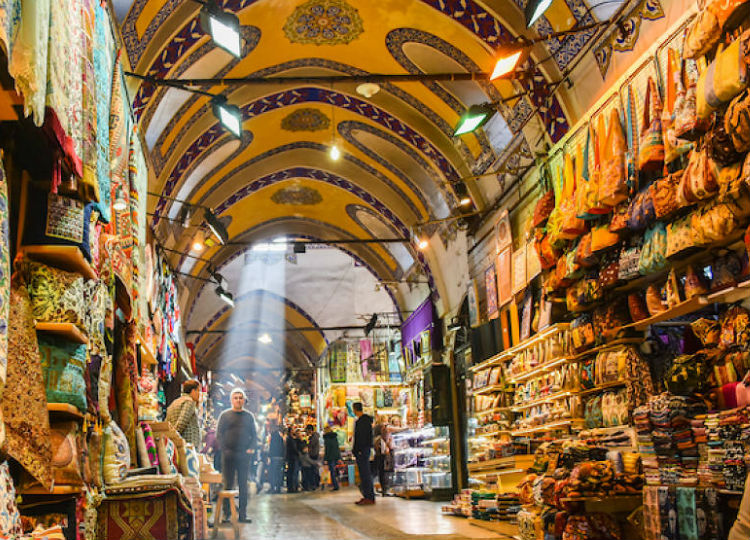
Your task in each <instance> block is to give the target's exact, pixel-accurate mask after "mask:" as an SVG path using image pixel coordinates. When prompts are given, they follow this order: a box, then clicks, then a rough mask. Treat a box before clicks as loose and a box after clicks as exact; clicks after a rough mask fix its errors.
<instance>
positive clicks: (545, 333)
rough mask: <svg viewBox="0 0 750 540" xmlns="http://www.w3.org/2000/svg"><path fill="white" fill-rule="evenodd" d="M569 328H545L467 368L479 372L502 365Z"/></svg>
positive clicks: (558, 325)
mask: <svg viewBox="0 0 750 540" xmlns="http://www.w3.org/2000/svg"><path fill="white" fill-rule="evenodd" d="M569 327H570V324H568V323H558V324H555V325H553V326H550V327H549V328H545V329H544V330H542V331H541V332H539V333H537V334H535V335H533V336H531V337H530V338H528V339H526V340H524V341H522V342H521V343H519V344H518V345H516V346H514V347H511V348H510V349H505V350H504V351H502V352H499V353H498V354H496V355H495V356H492V357H490V358H488V359H487V360H485V361H484V362H480V363H479V364H477V365H476V366H472V367H471V368H469V369H470V370H471V371H481V370H483V369H486V368H488V367H491V366H496V365H497V364H500V363H502V362H503V361H505V360H507V359H508V358H511V357H513V356H515V355H517V354H518V353H520V352H522V351H525V350H526V349H528V348H529V347H531V346H533V345H536V344H537V343H539V342H540V341H542V340H544V339H547V338H548V337H551V336H554V335H556V334H559V333H560V332H564V331H566V330H567V329H568V328H569Z"/></svg>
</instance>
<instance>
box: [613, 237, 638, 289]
mask: <svg viewBox="0 0 750 540" xmlns="http://www.w3.org/2000/svg"><path fill="white" fill-rule="evenodd" d="M640 258H641V246H640V244H638V243H636V244H634V245H631V246H628V247H625V248H623V249H622V250H621V251H620V267H619V269H618V272H617V278H618V279H620V280H623V281H627V280H630V279H633V278H636V277H638V275H639V274H638V261H639V260H640Z"/></svg>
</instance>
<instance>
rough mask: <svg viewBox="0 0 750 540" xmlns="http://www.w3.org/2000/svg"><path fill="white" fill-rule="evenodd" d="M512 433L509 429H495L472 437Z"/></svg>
mask: <svg viewBox="0 0 750 540" xmlns="http://www.w3.org/2000/svg"><path fill="white" fill-rule="evenodd" d="M508 433H510V430H509V429H495V430H492V431H485V432H482V433H477V434H475V435H474V436H473V437H470V438H471V439H491V438H492V437H496V436H497V435H505V434H508Z"/></svg>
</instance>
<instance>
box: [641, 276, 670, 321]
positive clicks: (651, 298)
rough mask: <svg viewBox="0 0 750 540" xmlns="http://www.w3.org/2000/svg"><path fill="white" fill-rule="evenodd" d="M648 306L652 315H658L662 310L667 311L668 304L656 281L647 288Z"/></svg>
mask: <svg viewBox="0 0 750 540" xmlns="http://www.w3.org/2000/svg"><path fill="white" fill-rule="evenodd" d="M646 308H647V309H648V312H649V313H650V314H651V316H652V317H653V316H654V315H658V314H659V313H661V312H662V311H666V309H667V306H666V305H665V304H664V301H663V300H662V297H661V291H660V290H659V286H658V285H656V284H654V283H652V284H651V285H649V286H648V288H647V289H646Z"/></svg>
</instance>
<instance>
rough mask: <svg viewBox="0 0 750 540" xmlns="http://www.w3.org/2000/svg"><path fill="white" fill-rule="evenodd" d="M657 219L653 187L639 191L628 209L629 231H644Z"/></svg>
mask: <svg viewBox="0 0 750 540" xmlns="http://www.w3.org/2000/svg"><path fill="white" fill-rule="evenodd" d="M655 218H656V212H655V210H654V199H653V197H652V196H651V186H649V187H647V188H645V189H642V190H641V191H639V192H638V193H637V194H636V196H635V197H633V200H632V201H630V206H629V207H628V229H630V230H631V231H636V232H638V231H642V230H643V229H645V228H646V227H648V225H649V224H650V223H651V222H652V221H654V219H655Z"/></svg>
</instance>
